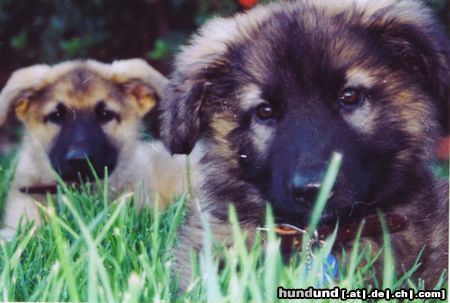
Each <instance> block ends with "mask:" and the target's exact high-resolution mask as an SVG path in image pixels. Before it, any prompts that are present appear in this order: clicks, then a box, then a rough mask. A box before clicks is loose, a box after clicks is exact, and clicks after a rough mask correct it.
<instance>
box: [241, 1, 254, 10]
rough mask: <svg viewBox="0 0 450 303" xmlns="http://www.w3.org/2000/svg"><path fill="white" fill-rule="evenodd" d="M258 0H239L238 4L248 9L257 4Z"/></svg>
mask: <svg viewBox="0 0 450 303" xmlns="http://www.w3.org/2000/svg"><path fill="white" fill-rule="evenodd" d="M258 2H259V0H239V4H240V5H241V6H242V7H243V8H245V9H249V8H252V7H253V6H255V5H256V4H258Z"/></svg>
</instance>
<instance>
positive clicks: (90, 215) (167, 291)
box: [0, 157, 446, 303]
mask: <svg viewBox="0 0 450 303" xmlns="http://www.w3.org/2000/svg"><path fill="white" fill-rule="evenodd" d="M0 163H3V165H4V167H7V168H5V169H0V203H2V202H1V200H4V198H5V196H6V191H7V189H8V184H9V180H10V179H11V176H12V170H13V169H12V168H11V165H7V164H6V163H7V162H0ZM339 163H340V161H339V157H337V158H334V160H333V161H332V164H331V165H330V167H329V172H328V174H327V177H326V181H325V183H324V184H325V186H323V188H322V192H321V194H320V195H319V196H320V197H319V200H318V202H317V203H316V205H317V208H316V209H315V211H314V212H313V213H314V215H313V217H312V219H311V225H313V226H315V225H316V224H317V220H318V216H320V212H321V210H322V209H323V207H325V203H326V198H327V196H328V192H329V190H330V189H331V186H332V184H333V182H334V178H335V175H336V174H337V171H338V168H339ZM5 165H6V166H5ZM186 203H187V199H186V198H185V197H180V198H179V199H178V200H177V201H175V203H173V204H172V205H171V206H170V207H169V208H168V209H167V210H165V211H163V212H162V211H159V210H158V208H157V203H156V205H155V207H151V208H146V209H143V210H141V211H136V209H135V208H134V207H133V201H132V197H131V196H129V195H128V196H123V197H121V198H119V199H118V200H116V201H108V199H107V184H106V183H101V182H100V183H98V184H97V185H95V186H92V185H91V186H89V185H86V186H84V187H83V189H82V190H81V191H75V190H73V189H71V188H67V187H65V186H62V187H61V190H60V192H59V194H58V195H57V197H56V199H55V201H51V200H49V203H48V204H49V206H48V207H47V208H42V212H43V213H45V214H46V218H47V219H46V221H47V222H46V223H45V224H43V225H42V226H40V227H39V228H36V227H33V226H32V224H27V225H26V227H25V228H24V229H23V230H20V231H19V232H18V233H17V235H16V236H15V237H14V238H13V239H12V240H10V241H8V242H6V243H2V244H1V245H0V301H90V302H152V301H163V302H173V301H177V302H233V303H238V302H248V301H251V302H273V301H277V300H278V299H277V297H276V295H277V287H278V286H283V287H284V288H307V287H308V286H310V285H315V286H317V287H321V288H333V287H335V286H338V287H345V288H347V289H357V288H368V289H373V288H381V287H392V288H400V287H402V286H403V287H406V288H414V289H422V288H423V285H422V284H421V283H420V282H418V281H412V280H410V279H409V276H410V274H411V273H412V272H413V271H414V269H415V268H412V269H411V270H410V271H409V272H408V273H407V274H405V275H404V276H401V277H396V276H395V273H394V271H393V263H394V262H395V260H394V259H393V258H392V252H391V248H390V245H388V243H389V238H388V236H386V237H385V241H386V243H387V245H385V249H384V250H382V251H380V252H378V253H377V254H370V253H369V248H368V247H366V246H364V245H362V244H361V243H359V240H357V241H356V243H355V245H354V246H353V250H352V251H351V252H350V254H349V255H344V256H343V259H342V260H340V262H339V274H338V276H337V277H336V278H333V277H330V276H324V275H323V270H324V265H323V264H324V260H325V258H326V257H327V255H328V254H329V252H330V250H331V246H332V243H333V235H332V236H331V239H329V240H328V241H327V244H326V245H325V246H324V247H322V248H321V249H319V250H318V251H316V252H315V255H316V257H315V258H313V260H312V263H308V262H306V254H299V255H297V256H295V257H294V258H293V260H292V261H291V262H290V264H289V265H288V266H285V265H283V264H282V261H281V260H282V258H281V255H280V251H279V239H278V238H277V236H276V235H275V233H274V231H273V228H272V227H273V218H272V216H271V212H270V210H268V211H267V212H266V213H267V215H266V217H267V218H266V221H267V227H268V230H267V232H264V234H265V237H264V240H262V239H261V238H260V237H257V238H256V241H255V242H256V243H255V245H254V246H253V247H252V248H251V249H247V247H246V245H245V240H246V239H245V237H246V236H245V233H243V232H242V231H241V230H240V228H239V225H238V224H237V219H236V214H235V213H234V210H233V209H230V220H231V224H232V226H233V234H234V246H233V247H228V248H226V247H223V246H221V245H220V244H219V243H216V242H215V241H214V238H213V237H212V236H211V235H210V234H209V233H208V232H206V233H205V237H204V248H203V250H202V251H201V252H200V253H199V254H198V256H195V255H194V254H193V256H192V260H193V264H194V267H195V268H196V270H195V271H194V277H193V279H192V281H193V282H192V283H191V286H190V287H189V289H188V291H187V292H185V293H181V292H179V290H178V288H177V277H174V276H172V275H171V272H170V268H171V264H172V263H173V249H176V243H177V230H178V228H179V227H180V225H181V224H183V217H184V206H185V204H186ZM202 220H203V222H204V226H205V230H206V231H208V223H207V222H208V220H207V216H205V217H204V218H202ZM382 256H383V260H384V261H383V262H384V264H385V267H384V270H383V277H382V279H381V280H377V279H376V278H375V273H374V270H373V266H372V264H373V262H374V261H375V260H376V259H377V258H381V257H382ZM219 263H220V266H219ZM219 267H220V270H219ZM445 281H446V277H445V278H444V277H443V279H442V281H441V282H440V283H439V284H438V285H436V287H435V288H436V289H440V288H442V287H446V284H445ZM323 301H325V302H327V300H323ZM329 301H330V302H332V301H333V300H329ZM304 302H305V301H304ZM349 302H351V301H349ZM354 302H358V301H357V300H356V301H354ZM391 302H395V301H391ZM416 302H421V301H416Z"/></svg>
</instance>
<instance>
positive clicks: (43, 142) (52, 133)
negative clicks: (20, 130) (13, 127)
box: [27, 123, 61, 152]
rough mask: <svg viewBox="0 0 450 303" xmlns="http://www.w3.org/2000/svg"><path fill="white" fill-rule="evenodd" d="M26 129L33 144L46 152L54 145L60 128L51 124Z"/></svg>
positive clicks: (30, 126)
mask: <svg viewBox="0 0 450 303" xmlns="http://www.w3.org/2000/svg"><path fill="white" fill-rule="evenodd" d="M27 129H28V133H29V134H30V135H31V137H32V139H33V142H34V143H37V144H38V145H40V146H42V147H43V148H44V150H45V151H47V152H49V151H50V149H51V148H52V146H53V145H54V143H55V141H56V138H57V137H58V134H59V132H60V130H61V128H60V126H58V125H55V124H51V123H45V124H42V123H39V124H33V125H29V126H28V125H27Z"/></svg>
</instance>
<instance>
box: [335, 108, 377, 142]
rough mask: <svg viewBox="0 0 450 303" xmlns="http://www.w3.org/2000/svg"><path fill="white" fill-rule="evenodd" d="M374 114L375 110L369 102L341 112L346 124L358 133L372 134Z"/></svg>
mask: <svg viewBox="0 0 450 303" xmlns="http://www.w3.org/2000/svg"><path fill="white" fill-rule="evenodd" d="M376 115H377V112H376V110H375V109H374V108H373V105H372V104H370V103H369V102H365V103H364V104H363V105H362V106H361V107H359V108H357V109H355V110H352V111H343V112H342V117H343V119H344V120H345V121H346V122H347V123H348V125H350V127H351V128H352V129H354V130H355V131H357V132H358V133H361V134H365V135H370V134H373V132H374V121H375V120H376Z"/></svg>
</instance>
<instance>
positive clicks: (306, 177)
mask: <svg viewBox="0 0 450 303" xmlns="http://www.w3.org/2000/svg"><path fill="white" fill-rule="evenodd" d="M320 175H321V174H303V175H301V174H298V173H297V174H294V177H293V178H292V182H291V194H292V198H293V199H294V201H295V202H296V203H302V204H312V203H314V201H315V200H316V198H317V194H318V192H319V189H320V184H321V183H320V182H321V181H322V179H321V178H320Z"/></svg>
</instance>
